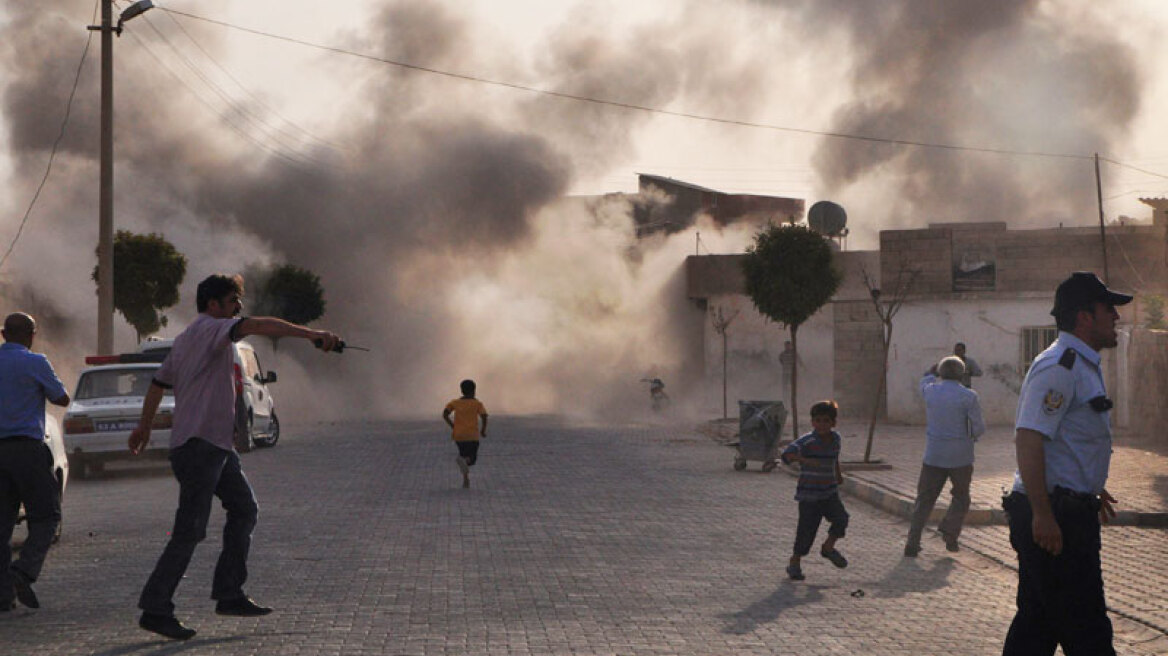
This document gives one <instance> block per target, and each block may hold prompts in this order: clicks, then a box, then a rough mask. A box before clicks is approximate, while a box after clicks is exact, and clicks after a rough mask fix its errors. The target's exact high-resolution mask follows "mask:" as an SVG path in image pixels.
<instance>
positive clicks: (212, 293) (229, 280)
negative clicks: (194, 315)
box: [195, 273, 243, 312]
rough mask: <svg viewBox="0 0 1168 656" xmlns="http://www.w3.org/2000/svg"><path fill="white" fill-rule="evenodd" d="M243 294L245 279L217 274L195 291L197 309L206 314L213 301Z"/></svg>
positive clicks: (209, 277) (205, 280)
mask: <svg viewBox="0 0 1168 656" xmlns="http://www.w3.org/2000/svg"><path fill="white" fill-rule="evenodd" d="M232 293H235V294H240V295H242V294H243V277H242V276H239V275H234V276H227V275H224V274H222V273H215V274H211V275H209V276H207V277H206V278H205V279H204V280H203V282H201V283H199V286H198V288H196V290H195V309H196V310H198V311H199V312H206V311H207V305H208V304H209V303H210V302H211V301H221V300H223V297H225V296H227V295H228V294H232Z"/></svg>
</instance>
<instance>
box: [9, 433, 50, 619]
mask: <svg viewBox="0 0 1168 656" xmlns="http://www.w3.org/2000/svg"><path fill="white" fill-rule="evenodd" d="M22 502H23V503H24V513H25V519H26V521H27V522H28V539H26V540H25V542H24V547H23V548H21V550H20V558H19V559H17V560H16V562H14V563H11V570H10V569H9V563H10V562H11V560H12V545H11V541H12V530H13V527H14V526H15V525H16V516H17V511H18V509H19V508H20V504H21V503H22ZM60 521H61V499H60V496H59V495H58V494H57V480H56V479H55V478H54V477H53V453H52V451H50V450H49V447H48V446H47V445H45V443H44V441H43V440H34V439H31V438H27V437H6V438H3V439H0V604H3V603H12V576H13V572H19V573H20V574H21V575H22V576H23V577H24V578H25V579H27V580H28V581H29V582H33V581H36V580H37V577H38V576H39V575H40V573H41V566H42V565H44V562H45V555H46V554H47V553H48V552H49V547H50V546H51V545H52V544H53V536H54V535H56V533H57V524H58V523H59V522H60Z"/></svg>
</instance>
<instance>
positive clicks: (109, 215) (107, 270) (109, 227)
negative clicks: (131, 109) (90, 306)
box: [89, 0, 114, 355]
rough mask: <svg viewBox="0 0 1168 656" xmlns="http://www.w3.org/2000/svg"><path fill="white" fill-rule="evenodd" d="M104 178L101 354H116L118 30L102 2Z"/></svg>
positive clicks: (106, 1) (108, 0) (109, 2)
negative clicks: (115, 258)
mask: <svg viewBox="0 0 1168 656" xmlns="http://www.w3.org/2000/svg"><path fill="white" fill-rule="evenodd" d="M89 29H91V30H95V29H96V30H100V31H101V151H100V152H101V176H100V186H101V192H100V199H99V201H98V220H97V353H98V355H110V354H112V353H113V352H114V26H113V0H101V25H97V26H94V25H90V26H89Z"/></svg>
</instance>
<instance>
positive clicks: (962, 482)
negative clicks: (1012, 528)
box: [905, 465, 973, 547]
mask: <svg viewBox="0 0 1168 656" xmlns="http://www.w3.org/2000/svg"><path fill="white" fill-rule="evenodd" d="M946 480H949V481H952V482H953V487H952V489H950V491H949V494H950V495H951V496H952V497H953V498H952V500H951V501H950V502H949V510H948V511H946V512H945V517H944V518H942V519H941V523H940V524H939V525H938V527H937V528H938V529H939V530H940V531H941V532H942V533H944V534H945V535H947V536H949V537H950V538H952V539H953V540H956V539H957V536H959V535H961V525H962V524H963V523H965V515H966V514H968V513H969V504H970V498H969V484H970V482H971V481H972V480H973V465H966V466H964V467H934V466H932V465H921V475H920V478H918V479H917V500H916V503H914V504H913V512H912V520H911V521H910V523H909V527H908V540H907V541H906V542H905V545H906V546H909V547H919V546H921V533H922V532H923V531H924V530H925V524H927V523H928V521H929V515H930V514H932V512H933V506H934V505H936V503H937V497H938V496H940V495H941V490H943V489H945V481H946Z"/></svg>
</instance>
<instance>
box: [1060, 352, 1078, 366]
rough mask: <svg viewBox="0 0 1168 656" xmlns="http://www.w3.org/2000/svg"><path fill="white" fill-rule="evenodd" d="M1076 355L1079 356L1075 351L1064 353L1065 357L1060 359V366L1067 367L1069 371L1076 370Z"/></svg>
mask: <svg viewBox="0 0 1168 656" xmlns="http://www.w3.org/2000/svg"><path fill="white" fill-rule="evenodd" d="M1076 355H1078V354H1077V353H1075V349H1067V350H1065V351H1063V357H1061V358H1059V366H1061V367H1066V368H1067V369H1074V368H1075V356H1076Z"/></svg>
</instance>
